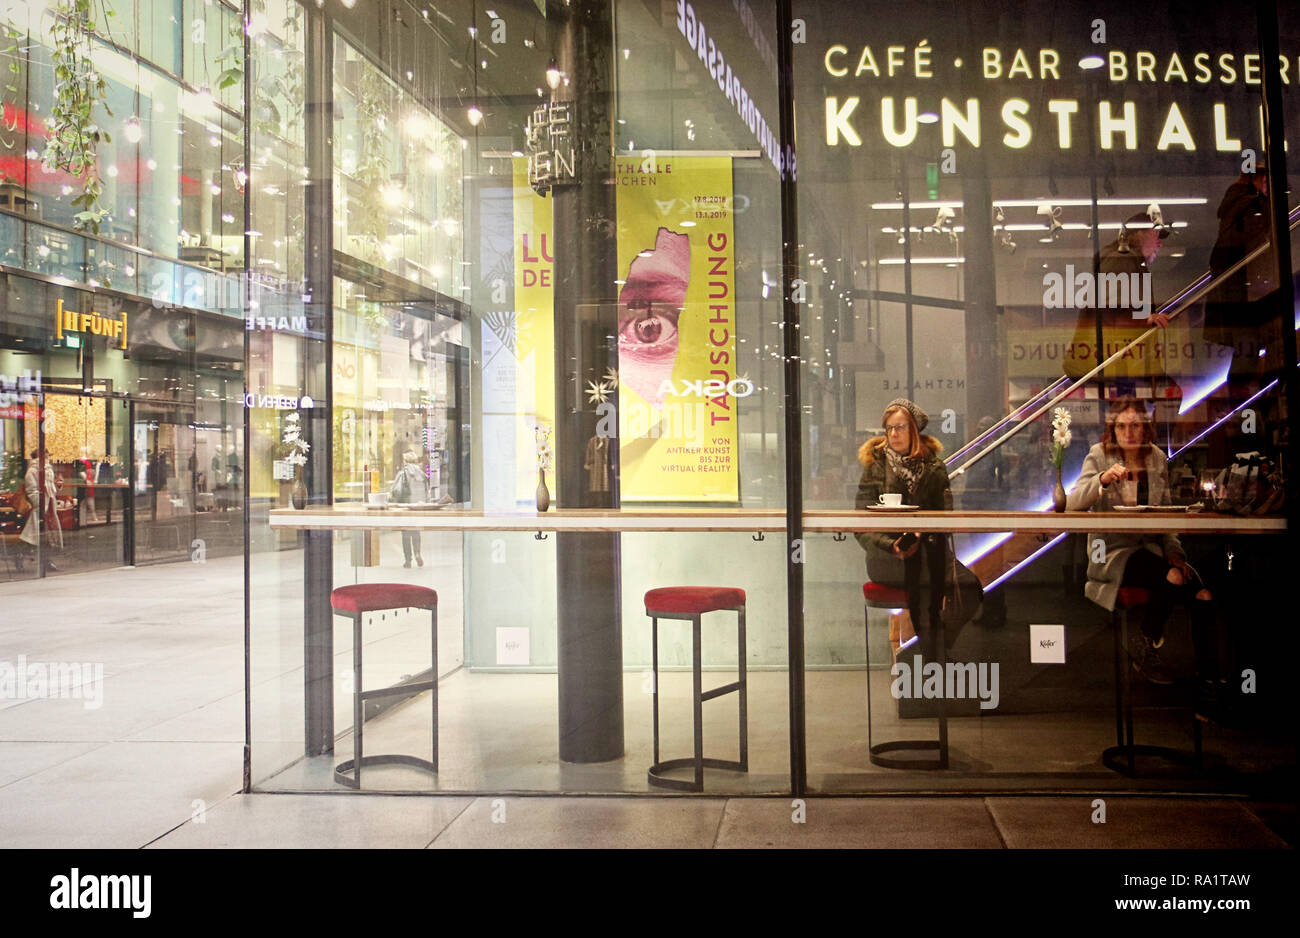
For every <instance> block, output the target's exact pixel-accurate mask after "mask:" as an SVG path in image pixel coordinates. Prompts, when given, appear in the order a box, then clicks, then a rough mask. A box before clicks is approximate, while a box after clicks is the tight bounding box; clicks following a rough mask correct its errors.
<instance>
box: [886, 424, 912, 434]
mask: <svg viewBox="0 0 1300 938" xmlns="http://www.w3.org/2000/svg"><path fill="white" fill-rule="evenodd" d="M909 429H910V427H908V425H907V424H905V423H896V424H894V425H893V426H892V427H885V433H906V432H907V431H908V430H909Z"/></svg>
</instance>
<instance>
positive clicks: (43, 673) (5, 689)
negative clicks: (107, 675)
mask: <svg viewBox="0 0 1300 938" xmlns="http://www.w3.org/2000/svg"><path fill="white" fill-rule="evenodd" d="M0 699H3V700H41V699H57V700H80V701H82V706H83V707H85V709H87V710H98V709H99V708H100V707H101V706H103V703H104V665H103V664H102V663H100V662H94V663H92V662H89V661H87V662H79V661H50V662H44V661H28V660H27V656H26V655H19V656H18V660H17V662H9V661H0Z"/></svg>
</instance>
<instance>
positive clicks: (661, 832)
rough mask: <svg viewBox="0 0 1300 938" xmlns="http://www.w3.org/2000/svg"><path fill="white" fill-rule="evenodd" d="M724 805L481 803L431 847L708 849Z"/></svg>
mask: <svg viewBox="0 0 1300 938" xmlns="http://www.w3.org/2000/svg"><path fill="white" fill-rule="evenodd" d="M723 804H724V802H723V800H722V799H720V798H574V797H568V798H542V797H539V798H519V797H515V798H507V797H502V798H477V799H475V801H474V803H473V804H472V805H470V807H469V808H468V809H467V810H466V811H465V813H464V814H462V815H461V816H460V817H458V818H457V819H456V820H455V821H453V822H452V823H451V824H449V825H448V826H447V829H446V830H444V831H443V832H442V833H441V834H439V835H438V837H437V839H435V840H434V842H433V843H432V844H431V846H432V847H434V848H437V849H449V848H456V847H478V848H483V847H494V848H511V849H519V848H537V847H567V848H596V849H615V848H620V847H630V848H639V849H679V850H680V849H689V848H697V849H698V848H708V847H711V846H713V842H714V839H715V837H716V836H717V831H718V821H719V820H720V818H721V817H722V809H723Z"/></svg>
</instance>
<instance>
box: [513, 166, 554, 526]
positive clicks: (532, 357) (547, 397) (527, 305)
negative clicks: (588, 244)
mask: <svg viewBox="0 0 1300 938" xmlns="http://www.w3.org/2000/svg"><path fill="white" fill-rule="evenodd" d="M514 223H515V224H514V255H515V264H514V267H515V343H516V349H517V352H516V356H517V359H518V371H517V378H516V384H515V393H516V398H515V400H516V412H517V414H518V418H517V419H516V421H515V423H516V426H515V453H516V454H517V458H516V464H515V465H516V470H517V471H516V483H515V496H516V498H518V499H520V500H522V501H529V500H531V499H533V498H534V496H535V494H536V491H537V442H536V439H535V438H534V434H533V428H534V427H535V426H538V425H541V426H544V427H547V428H550V429H551V430H552V431H553V430H554V427H555V325H554V321H555V306H554V303H555V246H554V241H553V237H554V231H555V229H554V225H553V213H552V209H551V200H550V198H549V197H547V198H544V197H542V196H540V195H538V194H537V193H536V192H534V191H533V190H532V188H530V187H529V185H528V158H527V157H516V158H515V159H514ZM555 444H556V440H555V435H554V433H552V435H551V437H550V446H551V454H552V455H551V465H552V466H555V465H557V461H556V457H557V455H558V453H557V450H556V445H555Z"/></svg>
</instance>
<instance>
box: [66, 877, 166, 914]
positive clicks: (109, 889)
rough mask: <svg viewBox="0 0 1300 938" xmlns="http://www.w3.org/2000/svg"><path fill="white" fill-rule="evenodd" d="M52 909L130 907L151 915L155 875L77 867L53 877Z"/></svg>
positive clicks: (134, 910)
mask: <svg viewBox="0 0 1300 938" xmlns="http://www.w3.org/2000/svg"><path fill="white" fill-rule="evenodd" d="M50 887H51V891H50V908H52V909H130V910H131V916H132V918H148V917H149V914H150V912H151V911H152V909H153V898H152V896H153V877H152V876H150V875H148V874H144V875H140V874H133V875H130V876H128V875H125V874H118V875H111V874H101V875H98V876H96V875H94V874H83V873H82V872H81V870H79V869H78V868H77V867H75V866H74V867H73V868H72V871H71V872H70V873H69V874H68V875H67V876H63V875H59V876H55V877H53V878H52V879H51V880H50Z"/></svg>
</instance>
